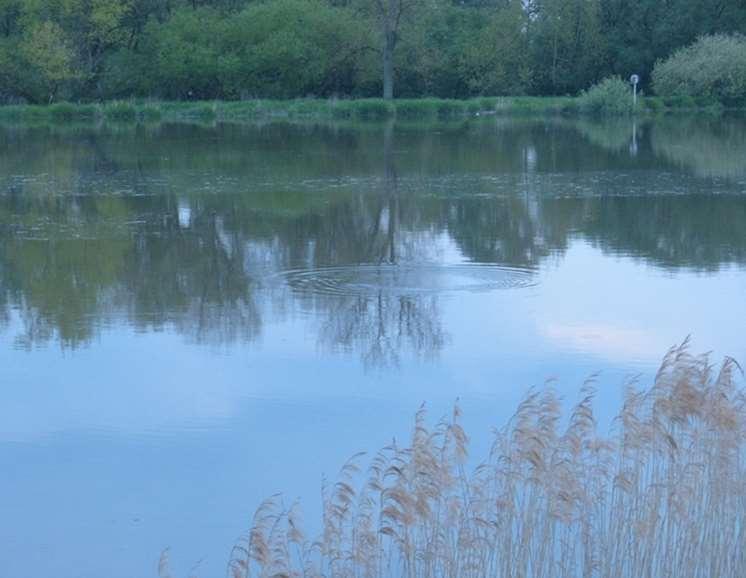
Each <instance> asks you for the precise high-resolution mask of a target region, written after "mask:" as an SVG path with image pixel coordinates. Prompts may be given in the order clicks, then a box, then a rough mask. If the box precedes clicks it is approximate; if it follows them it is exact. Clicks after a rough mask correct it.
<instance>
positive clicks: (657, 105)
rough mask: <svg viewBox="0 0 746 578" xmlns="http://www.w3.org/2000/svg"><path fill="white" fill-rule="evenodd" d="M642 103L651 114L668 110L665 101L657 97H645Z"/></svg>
mask: <svg viewBox="0 0 746 578" xmlns="http://www.w3.org/2000/svg"><path fill="white" fill-rule="evenodd" d="M642 103H643V105H644V106H645V108H646V109H647V110H649V111H650V112H661V111H662V110H663V109H664V108H666V105H665V104H664V102H663V99H662V98H659V97H655V96H647V97H645V98H644V99H643V101H642Z"/></svg>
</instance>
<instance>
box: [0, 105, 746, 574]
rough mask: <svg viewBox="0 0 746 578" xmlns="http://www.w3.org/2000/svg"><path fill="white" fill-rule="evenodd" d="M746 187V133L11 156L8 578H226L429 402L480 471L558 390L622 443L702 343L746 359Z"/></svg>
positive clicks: (164, 133) (382, 134) (93, 148)
mask: <svg viewBox="0 0 746 578" xmlns="http://www.w3.org/2000/svg"><path fill="white" fill-rule="evenodd" d="M745 159H746V122H745V121H744V120H742V119H738V118H728V119H709V118H694V119H692V118H665V119H661V120H659V121H655V122H638V123H636V124H635V123H633V122H632V121H628V120H625V121H623V122H622V121H620V122H614V123H607V124H597V123H592V122H587V121H578V122H574V121H569V120H551V121H528V120H512V121H509V120H496V119H489V120H486V121H480V122H472V123H467V124H452V125H439V126H429V127H418V126H407V125H403V126H402V125H399V126H392V125H359V126H352V125H349V126H348V125H336V126H299V125H295V126H293V125H286V124H270V125H267V126H217V127H202V126H188V125H178V126H168V125H164V126H158V127H137V128H134V127H117V126H113V127H111V126H109V127H103V128H99V129H93V128H59V129H50V128H23V127H11V128H0V472H1V475H0V577H3V578H19V577H23V576H56V577H58V578H68V577H71V578H100V577H102V576H106V577H107V578H132V577H146V576H155V574H156V571H155V568H156V563H157V559H158V556H159V553H160V551H161V550H162V549H163V548H165V547H167V546H170V547H171V551H172V561H173V566H174V573H175V574H177V575H179V576H187V574H188V572H189V571H190V568H192V567H193V566H195V565H198V566H197V570H196V573H197V574H199V575H200V576H203V577H206V576H221V575H223V574H224V570H225V564H226V561H227V558H228V553H229V550H230V547H231V545H232V544H233V542H234V540H235V538H236V537H237V536H238V535H239V534H241V533H242V532H243V531H245V530H246V529H247V527H248V526H249V523H250V516H251V514H252V513H253V509H254V507H255V506H256V505H257V503H258V501H259V500H260V499H261V498H262V497H265V496H267V495H270V494H273V493H275V492H277V491H282V492H283V493H284V494H285V495H286V496H287V497H288V500H292V499H294V498H295V497H300V498H302V499H303V501H304V502H305V503H306V504H307V506H306V508H305V509H306V512H307V517H308V518H311V517H312V516H313V515H314V514H315V513H316V512H317V509H316V508H317V506H316V504H317V502H318V494H319V485H320V480H321V476H322V474H324V473H326V474H327V475H330V476H334V474H335V472H336V471H337V469H338V467H339V466H340V465H341V464H342V462H343V461H344V459H345V458H346V457H347V456H348V455H350V454H352V453H354V452H356V451H358V450H361V449H367V450H371V449H375V448H377V447H379V446H380V445H383V444H385V443H387V442H388V441H389V440H390V438H391V436H394V435H396V436H399V437H404V436H406V434H407V431H408V427H409V424H410V420H411V416H412V414H413V413H414V411H415V410H416V409H417V407H419V405H420V404H421V403H422V402H423V401H426V402H427V403H428V406H429V408H430V411H431V414H432V416H433V418H436V417H438V416H439V415H441V414H442V413H444V412H445V411H447V410H448V408H449V407H450V405H451V404H452V403H453V401H454V400H455V399H456V398H460V399H461V403H462V406H463V408H464V411H465V414H466V425H467V428H468V430H469V431H470V433H471V434H472V436H473V438H474V440H473V445H472V450H473V453H474V454H476V455H479V454H480V452H483V451H484V450H485V448H486V446H487V444H488V442H489V431H490V427H491V426H494V425H500V424H502V423H503V422H504V421H505V419H506V418H507V417H508V416H509V415H510V413H511V412H512V409H513V408H514V406H515V404H516V402H517V400H519V398H520V397H521V396H522V395H523V394H524V393H525V392H526V390H527V388H528V387H530V386H540V385H542V384H543V383H544V382H545V381H546V380H547V379H556V384H555V386H556V387H557V388H558V389H559V390H560V391H561V392H562V393H563V394H564V395H565V396H566V398H567V399H568V400H572V399H573V398H574V397H575V396H576V395H577V392H578V390H579V388H580V385H581V383H582V381H583V380H584V379H585V378H586V377H587V376H589V375H590V374H592V373H594V372H597V371H599V372H601V373H600V377H599V378H598V388H599V399H598V403H597V406H598V409H599V413H600V415H601V419H602V421H606V422H608V419H609V417H610V415H611V413H612V412H613V411H614V409H615V407H616V404H617V403H618V400H619V398H620V392H621V386H622V384H623V383H624V381H625V379H628V378H630V377H631V376H634V375H637V374H639V375H641V376H642V378H643V379H645V378H649V376H650V375H651V374H653V373H654V371H655V369H656V367H657V363H658V361H659V359H660V358H661V356H662V355H663V353H664V352H665V350H666V349H667V348H668V347H669V346H670V345H672V344H674V343H676V342H679V341H681V340H682V339H683V338H685V337H686V336H687V335H688V334H692V336H693V339H694V347H695V349H697V350H713V351H714V354H715V355H716V356H722V355H724V354H730V355H733V356H735V357H736V358H739V359H741V360H742V361H743V360H746V343H745V342H744V339H743V330H744V321H746V160H745ZM309 525H310V526H311V527H313V524H312V523H311V522H310V521H309Z"/></svg>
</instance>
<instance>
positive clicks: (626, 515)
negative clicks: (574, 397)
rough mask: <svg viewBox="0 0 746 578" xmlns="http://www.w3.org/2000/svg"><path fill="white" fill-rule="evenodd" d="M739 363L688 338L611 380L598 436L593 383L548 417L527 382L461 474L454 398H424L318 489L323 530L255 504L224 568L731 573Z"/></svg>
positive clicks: (745, 551)
mask: <svg viewBox="0 0 746 578" xmlns="http://www.w3.org/2000/svg"><path fill="white" fill-rule="evenodd" d="M738 370H739V368H738V365H737V364H736V362H735V361H733V360H732V359H726V360H725V361H724V362H723V364H722V365H721V366H720V367H719V369H718V370H717V371H716V370H715V368H714V367H713V366H712V365H711V364H710V362H709V360H708V358H707V356H693V355H692V354H690V353H689V349H688V343H684V344H683V345H681V346H678V347H676V348H673V349H671V350H670V351H669V352H668V354H667V355H666V356H665V358H664V360H663V363H662V365H661V368H660V370H659V371H658V374H657V376H656V377H655V379H654V382H653V384H652V385H651V386H650V387H649V388H648V389H638V388H637V387H635V386H634V384H632V385H630V386H629V387H628V388H627V389H626V393H625V398H624V403H623V406H622V408H621V411H620V413H619V415H618V417H617V418H616V420H615V421H614V425H613V427H612V431H611V433H610V435H609V436H606V437H602V436H600V435H599V434H598V432H597V428H596V420H595V418H594V413H593V399H594V395H595V391H594V387H593V382H592V381H589V382H588V383H586V385H585V386H584V387H583V389H582V395H581V398H580V401H579V402H578V403H577V405H576V406H575V407H574V409H572V411H571V412H570V414H569V415H568V416H564V417H563V415H562V406H561V403H560V400H559V398H558V395H557V394H556V393H555V392H554V391H553V390H551V389H548V390H546V391H535V392H531V393H530V394H529V395H528V396H527V397H526V398H525V399H524V400H523V402H522V403H521V404H520V405H519V407H518V409H517V411H516V412H515V414H514V415H513V417H512V418H511V419H510V420H509V422H508V423H507V425H505V427H504V428H503V429H501V430H499V431H497V432H496V433H495V439H494V443H493V445H492V450H491V451H490V453H489V455H488V456H487V457H486V459H485V460H484V461H483V462H482V463H481V464H480V465H479V466H478V467H477V468H476V469H475V470H474V471H472V472H469V473H467V468H466V463H467V446H468V439H467V436H466V434H465V433H464V430H463V429H462V427H461V425H460V424H461V413H460V410H459V408H458V406H457V407H456V408H455V409H454V411H453V414H452V415H451V416H450V417H448V418H447V419H444V420H442V421H441V422H439V423H438V424H437V425H436V426H435V427H434V428H433V429H429V428H428V426H427V423H426V415H425V411H424V409H420V411H419V412H418V413H417V415H416V417H415V423H414V429H413V432H412V439H411V442H410V444H409V446H408V447H400V446H399V445H397V444H396V443H392V444H391V445H388V446H386V447H384V448H383V449H381V450H380V451H379V452H378V453H377V454H375V455H374V456H372V458H371V459H370V460H369V462H368V464H367V466H366V467H365V468H363V467H362V465H361V464H362V463H363V455H362V454H359V455H356V456H354V457H353V458H351V459H350V460H349V461H348V462H347V463H346V464H345V465H344V467H343V468H342V470H341V472H340V475H339V478H338V480H337V481H336V482H335V483H333V484H329V485H325V486H324V488H323V492H322V495H323V531H322V534H321V536H319V537H318V539H316V540H309V539H308V538H306V536H305V534H304V532H303V531H302V529H301V524H300V521H299V509H298V506H297V504H296V505H293V506H292V507H290V508H285V507H284V506H283V504H282V500H281V498H280V497H279V496H275V497H272V498H270V499H268V500H267V501H265V502H264V503H263V504H262V505H261V506H260V507H259V509H258V510H257V512H256V515H255V516H254V521H253V524H252V527H251V530H250V532H249V533H248V535H247V536H246V537H245V538H244V539H242V540H241V541H240V542H239V543H238V544H237V545H236V546H235V548H234V550H233V554H232V559H231V561H230V565H229V573H230V575H231V576H232V577H233V578H247V577H250V576H255V577H261V578H265V577H276V578H279V577H293V576H299V577H300V576H302V577H309V578H311V577H321V576H324V577H335V578H336V577H339V578H348V577H349V578H382V577H397V578H399V577H403V578H414V577H443V578H446V577H452V578H470V577H474V578H477V577H479V578H482V577H488V576H493V577H499V578H565V577H567V578H575V577H577V578H592V577H593V578H596V577H598V578H743V577H744V576H746V468H745V467H744V465H745V462H744V458H745V457H746V452H745V451H744V449H745V448H746V443H745V442H746V404H745V403H744V402H745V398H744V392H743V390H740V389H739V387H738V385H737V373H738Z"/></svg>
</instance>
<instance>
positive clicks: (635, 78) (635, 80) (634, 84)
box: [629, 74, 640, 109]
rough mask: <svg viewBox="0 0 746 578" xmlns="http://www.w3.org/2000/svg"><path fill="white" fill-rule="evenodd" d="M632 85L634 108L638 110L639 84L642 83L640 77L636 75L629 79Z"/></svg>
mask: <svg viewBox="0 0 746 578" xmlns="http://www.w3.org/2000/svg"><path fill="white" fill-rule="evenodd" d="M629 81H630V83H632V108H633V109H635V108H637V83H639V82H640V77H639V76H637V75H636V74H633V75H632V76H630V78H629Z"/></svg>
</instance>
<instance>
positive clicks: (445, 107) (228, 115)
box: [0, 97, 718, 123]
mask: <svg viewBox="0 0 746 578" xmlns="http://www.w3.org/2000/svg"><path fill="white" fill-rule="evenodd" d="M702 110H718V106H717V105H716V104H715V103H712V102H703V101H697V100H694V99H687V98H676V99H660V98H651V97H648V98H643V99H641V101H640V103H639V106H638V113H639V114H656V113H665V112H671V111H702ZM495 114H501V115H558V114H562V115H578V114H586V112H585V111H584V110H583V108H582V106H581V103H580V100H579V99H578V98H575V97H481V98H474V99H470V100H451V99H438V98H421V99H397V100H394V101H385V100H382V99H358V100H315V99H298V100H247V101H235V102H230V101H226V102H222V101H213V102H160V101H143V100H132V101H118V102H108V103H100V104H98V103H97V104H75V103H67V102H61V103H56V104H52V105H49V106H38V105H15V106H3V107H0V122H6V123H8V122H19V123H69V122H91V123H95V122H120V123H136V122H137V123H147V122H248V121H255V120H264V119H273V118H298V119H319V120H332V119H352V120H384V119H389V118H397V119H405V120H407V119H409V120H413V119H416V120H444V119H455V118H467V117H470V116H481V115H495Z"/></svg>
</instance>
